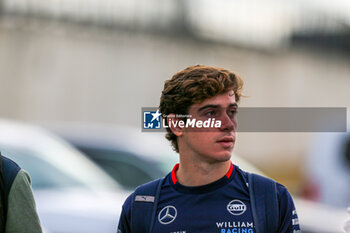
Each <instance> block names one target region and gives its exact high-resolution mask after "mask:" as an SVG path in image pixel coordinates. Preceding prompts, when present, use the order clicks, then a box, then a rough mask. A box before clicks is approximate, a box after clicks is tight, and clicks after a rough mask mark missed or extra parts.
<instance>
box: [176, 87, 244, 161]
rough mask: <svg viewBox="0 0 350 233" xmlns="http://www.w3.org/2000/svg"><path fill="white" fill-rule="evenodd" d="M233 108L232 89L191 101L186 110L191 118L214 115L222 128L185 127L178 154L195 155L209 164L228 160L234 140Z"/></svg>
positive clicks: (205, 117) (203, 119) (207, 117)
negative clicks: (201, 100) (196, 102)
mask: <svg viewBox="0 0 350 233" xmlns="http://www.w3.org/2000/svg"><path fill="white" fill-rule="evenodd" d="M236 111H237V104H236V101H235V95H234V92H233V91H229V92H226V93H224V94H219V95H217V96H214V97H212V98H209V99H206V100H204V101H203V102H202V103H199V104H193V105H192V106H191V107H190V108H189V111H188V114H189V115H191V118H190V119H196V120H201V121H206V120H208V119H210V118H212V119H213V118H215V120H219V121H221V127H219V128H215V127H211V128H209V129H208V128H184V129H183V133H182V136H180V137H179V138H178V139H179V141H178V142H179V146H180V153H182V152H183V153H184V154H191V155H194V156H195V157H196V158H197V159H201V160H205V161H207V162H209V163H214V162H223V161H227V160H229V159H230V158H231V154H232V151H233V147H234V144H235V139H236V127H237V123H236V119H235V116H236ZM180 140H181V142H180Z"/></svg>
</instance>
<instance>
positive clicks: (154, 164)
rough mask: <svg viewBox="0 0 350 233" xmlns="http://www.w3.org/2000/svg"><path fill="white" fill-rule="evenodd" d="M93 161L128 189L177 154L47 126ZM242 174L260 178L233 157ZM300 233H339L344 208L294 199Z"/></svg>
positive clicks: (135, 140)
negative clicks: (243, 171) (244, 172)
mask: <svg viewBox="0 0 350 233" xmlns="http://www.w3.org/2000/svg"><path fill="white" fill-rule="evenodd" d="M46 127H48V128H49V129H50V130H52V131H53V132H55V133H56V134H58V135H60V136H61V137H63V138H64V139H65V140H67V141H68V142H70V143H72V144H73V145H74V146H75V147H76V148H78V149H79V150H80V151H82V152H83V153H85V154H86V155H87V156H88V157H89V158H91V159H93V160H94V161H95V162H96V163H97V164H99V165H100V166H101V167H102V168H103V169H104V170H105V171H107V172H108V173H109V174H110V175H112V176H113V177H114V178H115V179H116V180H117V181H119V182H120V183H121V184H123V186H124V187H125V188H127V189H133V188H134V187H135V186H137V185H139V184H141V183H144V182H147V181H149V180H151V179H155V178H158V177H161V176H164V175H165V174H167V173H168V172H170V171H171V169H172V167H173V166H174V164H175V163H177V162H178V154H177V153H175V152H174V151H173V150H171V149H170V148H171V147H170V143H168V141H167V140H166V139H165V138H164V134H160V133H142V132H141V130H140V129H135V128H130V127H125V126H108V125H105V126H103V125H91V124H89V125H87V124H74V123H72V124H67V123H64V124H56V125H50V126H46ZM232 161H233V163H235V164H237V165H238V166H239V167H241V168H242V169H243V170H246V171H249V172H255V173H258V174H263V173H262V172H261V171H260V170H258V169H257V168H256V167H254V166H253V165H252V164H251V163H249V162H247V161H246V160H244V159H243V158H241V157H239V156H237V155H233V157H232ZM294 201H295V205H296V208H297V212H298V215H299V220H300V224H301V229H302V232H303V233H340V232H342V230H341V226H342V225H343V223H344V222H345V220H346V219H347V218H348V216H347V213H346V207H344V209H341V208H332V207H329V206H326V205H321V204H317V203H314V202H310V201H307V200H303V199H300V198H298V197H294Z"/></svg>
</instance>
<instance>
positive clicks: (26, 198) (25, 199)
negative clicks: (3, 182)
mask: <svg viewBox="0 0 350 233" xmlns="http://www.w3.org/2000/svg"><path fill="white" fill-rule="evenodd" d="M5 233H42V229H41V226H40V220H39V217H38V214H37V211H36V205H35V201H34V196H33V191H32V187H31V180H30V177H29V174H28V173H27V172H26V171H24V170H22V169H21V170H20V171H19V172H18V174H17V176H16V178H15V180H14V181H13V184H12V186H11V189H10V193H9V197H8V211H7V220H6V231H5Z"/></svg>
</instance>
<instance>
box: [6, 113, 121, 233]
mask: <svg viewBox="0 0 350 233" xmlns="http://www.w3.org/2000/svg"><path fill="white" fill-rule="evenodd" d="M0 150H1V152H2V153H3V154H4V155H5V156H7V157H9V158H11V159H13V160H14V161H16V162H17V163H18V164H19V165H20V166H21V167H22V168H23V169H25V170H26V171H28V172H29V173H30V176H31V180H32V186H33V190H34V197H35V200H36V203H37V209H38V213H39V217H40V220H41V223H42V226H43V227H44V228H45V229H46V230H47V232H50V233H82V232H84V233H97V232H98V233H115V232H116V228H117V223H118V219H119V214H120V212H121V206H122V204H123V202H124V200H125V198H126V197H127V192H125V191H124V190H123V189H121V188H120V186H119V185H118V184H117V182H115V181H114V180H113V179H112V178H111V177H110V176H109V175H108V174H106V173H105V172H104V171H103V170H102V169H100V168H99V167H98V166H96V165H95V164H94V163H93V162H92V161H90V160H89V159H88V158H87V157H86V156H84V155H82V154H81V153H80V152H79V151H77V150H76V149H74V148H73V147H71V146H70V145H69V144H67V143H65V142H63V141H62V140H61V139H59V138H57V137H55V136H53V135H51V134H49V133H48V132H46V131H44V130H42V129H40V128H38V127H34V126H29V125H26V124H22V123H18V122H13V121H8V120H0Z"/></svg>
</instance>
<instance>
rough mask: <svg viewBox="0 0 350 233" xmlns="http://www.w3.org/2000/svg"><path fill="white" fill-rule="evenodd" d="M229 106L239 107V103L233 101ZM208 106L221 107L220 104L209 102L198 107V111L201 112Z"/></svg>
mask: <svg viewBox="0 0 350 233" xmlns="http://www.w3.org/2000/svg"><path fill="white" fill-rule="evenodd" d="M228 107H229V108H231V107H238V104H237V103H233V104H230V105H229V106H228ZM207 108H220V105H218V104H208V105H204V106H203V107H200V108H199V109H198V112H200V111H202V110H204V109H207Z"/></svg>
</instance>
